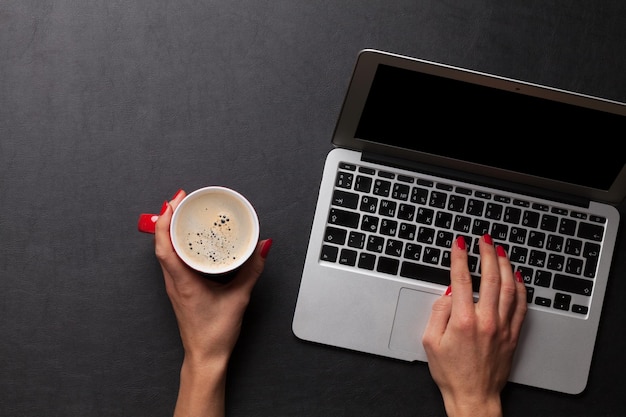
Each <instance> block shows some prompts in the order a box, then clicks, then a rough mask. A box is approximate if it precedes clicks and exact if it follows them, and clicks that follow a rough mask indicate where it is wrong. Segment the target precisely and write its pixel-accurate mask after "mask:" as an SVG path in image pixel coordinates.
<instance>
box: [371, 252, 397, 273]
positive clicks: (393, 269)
mask: <svg viewBox="0 0 626 417" xmlns="http://www.w3.org/2000/svg"><path fill="white" fill-rule="evenodd" d="M399 267H400V261H399V260H398V259H392V258H387V257H384V256H381V257H379V258H378V265H377V266H376V270H377V271H378V272H382V273H384V274H391V275H397V274H398V268H399Z"/></svg>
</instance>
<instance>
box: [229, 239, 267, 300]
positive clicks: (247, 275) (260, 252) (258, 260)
mask: <svg viewBox="0 0 626 417" xmlns="http://www.w3.org/2000/svg"><path fill="white" fill-rule="evenodd" d="M272 243H273V241H272V239H265V240H262V241H260V242H259V243H258V244H257V246H256V249H255V250H254V253H253V254H252V256H251V257H250V259H248V260H247V261H246V262H245V263H244V264H243V266H242V267H241V269H240V270H239V272H237V275H236V276H235V278H234V279H233V280H232V281H231V285H232V286H242V287H247V289H248V290H252V287H254V285H255V284H256V282H257V280H258V279H259V277H260V276H261V273H262V272H263V270H264V269H265V259H266V258H267V255H268V253H269V250H270V248H271V247H272Z"/></svg>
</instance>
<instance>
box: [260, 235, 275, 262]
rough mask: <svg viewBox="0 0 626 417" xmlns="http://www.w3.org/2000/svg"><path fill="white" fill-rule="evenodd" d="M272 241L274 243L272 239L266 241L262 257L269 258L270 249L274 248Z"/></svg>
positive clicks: (262, 249)
mask: <svg viewBox="0 0 626 417" xmlns="http://www.w3.org/2000/svg"><path fill="white" fill-rule="evenodd" d="M272 243H274V241H273V240H272V239H267V240H266V241H265V243H264V244H263V247H262V248H261V258H263V259H265V258H267V255H268V253H269V252H270V249H271V248H272Z"/></svg>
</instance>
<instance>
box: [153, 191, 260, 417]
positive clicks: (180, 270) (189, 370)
mask: <svg viewBox="0 0 626 417" xmlns="http://www.w3.org/2000/svg"><path fill="white" fill-rule="evenodd" d="M184 197H185V192H184V191H182V190H181V191H179V192H178V193H177V194H176V196H175V197H174V198H173V199H172V201H170V202H169V203H167V202H166V204H164V209H163V210H162V213H161V215H160V216H159V219H158V220H157V222H156V227H155V253H156V256H157V259H158V260H159V263H160V264H161V268H162V270H163V277H164V280H165V288H166V290H167V294H168V296H169V299H170V301H171V303H172V307H173V309H174V313H175V315H176V320H177V322H178V327H179V331H180V336H181V340H182V343H183V347H184V351H185V358H184V361H183V366H182V369H181V381H180V390H179V395H178V400H177V405H176V411H175V415H194V416H222V415H223V414H224V386H225V380H226V369H227V365H228V360H229V359H230V356H231V353H232V351H233V349H234V347H235V343H236V342H237V339H238V337H239V333H240V330H241V324H242V321H243V316H244V312H245V310H246V308H247V306H248V302H249V300H250V294H251V292H252V289H253V287H254V285H255V283H256V281H257V279H258V278H259V276H260V275H261V272H263V268H264V266H265V258H266V257H267V254H268V252H269V249H270V247H271V245H272V240H271V239H268V240H263V241H260V242H259V243H258V245H257V248H256V251H255V252H254V254H253V255H252V257H251V258H250V259H249V260H248V261H247V262H246V263H245V264H244V265H243V266H242V267H241V269H240V270H239V271H238V272H237V274H236V275H235V277H234V278H233V279H232V280H231V281H229V282H227V283H225V284H222V283H217V282H214V281H211V280H210V279H207V278H205V277H203V276H202V275H200V274H199V273H197V272H196V271H194V270H193V269H191V268H189V267H188V266H187V265H186V264H184V263H183V262H182V261H181V260H180V258H179V257H178V255H176V252H175V251H174V248H173V246H172V243H171V240H170V233H169V227H170V222H171V219H172V214H173V211H174V210H175V209H176V207H177V206H178V204H179V203H180V202H181V201H182V199H183V198H184Z"/></svg>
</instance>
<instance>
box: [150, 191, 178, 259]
mask: <svg viewBox="0 0 626 417" xmlns="http://www.w3.org/2000/svg"><path fill="white" fill-rule="evenodd" d="M184 197H185V192H184V191H183V190H180V191H179V192H177V193H176V195H175V196H174V198H173V199H172V200H171V201H170V202H169V203H167V204H166V205H165V210H164V211H163V212H162V213H161V215H160V216H159V219H158V220H157V222H156V225H155V228H154V231H155V253H156V256H157V259H159V262H161V265H162V266H163V267H164V268H166V269H167V270H169V271H173V270H179V269H181V268H186V265H185V264H184V263H183V262H182V261H181V260H180V258H179V257H178V255H177V254H176V252H175V251H174V247H173V246H172V240H171V236H170V223H171V222H172V215H173V214H174V210H175V209H176V207H177V206H178V204H180V202H181V201H182V199H183V198H184Z"/></svg>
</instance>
